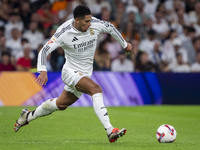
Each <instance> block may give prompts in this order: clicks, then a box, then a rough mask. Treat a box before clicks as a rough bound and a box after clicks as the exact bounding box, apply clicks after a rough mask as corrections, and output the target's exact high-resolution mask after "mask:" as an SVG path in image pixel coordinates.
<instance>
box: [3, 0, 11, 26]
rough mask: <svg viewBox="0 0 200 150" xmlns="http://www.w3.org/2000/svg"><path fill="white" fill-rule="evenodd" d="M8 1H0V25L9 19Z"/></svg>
mask: <svg viewBox="0 0 200 150" xmlns="http://www.w3.org/2000/svg"><path fill="white" fill-rule="evenodd" d="M11 11H12V10H11V9H10V6H9V4H8V2H4V1H1V5H0V26H4V25H5V23H7V22H8V20H9V14H10V13H11Z"/></svg>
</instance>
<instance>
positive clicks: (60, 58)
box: [48, 47, 65, 71]
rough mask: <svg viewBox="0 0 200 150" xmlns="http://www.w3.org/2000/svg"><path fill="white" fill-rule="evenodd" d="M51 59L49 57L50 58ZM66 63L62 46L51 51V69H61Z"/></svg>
mask: <svg viewBox="0 0 200 150" xmlns="http://www.w3.org/2000/svg"><path fill="white" fill-rule="evenodd" d="M48 59H49V58H48ZM64 63H65V57H64V51H63V49H62V48H61V47H59V48H57V49H56V50H55V51H53V52H52V53H51V58H50V65H51V68H52V69H51V71H61V70H62V67H63V65H64Z"/></svg>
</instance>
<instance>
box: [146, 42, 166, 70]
mask: <svg viewBox="0 0 200 150" xmlns="http://www.w3.org/2000/svg"><path fill="white" fill-rule="evenodd" d="M149 60H150V61H151V62H152V63H153V64H154V65H155V68H156V71H157V72H162V71H166V69H165V68H166V67H167V65H168V63H167V56H166V54H165V53H164V52H163V49H162V47H161V43H160V42H159V41H156V42H155V44H154V48H153V50H152V52H151V53H150V54H149Z"/></svg>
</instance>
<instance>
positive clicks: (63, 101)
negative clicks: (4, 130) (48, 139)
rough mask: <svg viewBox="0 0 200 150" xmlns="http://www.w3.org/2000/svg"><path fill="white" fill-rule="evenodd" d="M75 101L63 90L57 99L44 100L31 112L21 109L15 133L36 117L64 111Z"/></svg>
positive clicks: (72, 95)
mask: <svg viewBox="0 0 200 150" xmlns="http://www.w3.org/2000/svg"><path fill="white" fill-rule="evenodd" d="M77 100H78V98H77V97H76V96H75V95H74V94H73V93H71V92H68V91H66V90H63V92H62V94H61V95H60V96H59V97H58V98H53V99H49V100H46V101H45V102H43V103H42V104H41V105H40V106H38V107H37V108H36V109H35V110H33V111H31V112H30V111H29V110H28V109H26V108H25V109H23V110H22V113H21V116H20V118H19V120H18V121H17V123H16V124H15V128H14V129H15V132H17V131H18V130H19V129H20V127H22V126H24V125H26V124H28V123H29V122H30V121H32V120H34V119H36V118H38V117H42V116H46V115H49V114H51V113H53V112H54V111H56V110H65V109H66V108H67V107H68V106H70V105H71V104H73V103H74V102H76V101H77Z"/></svg>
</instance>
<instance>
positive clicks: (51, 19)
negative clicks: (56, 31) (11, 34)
mask: <svg viewBox="0 0 200 150" xmlns="http://www.w3.org/2000/svg"><path fill="white" fill-rule="evenodd" d="M37 14H38V17H39V18H38V21H39V22H40V23H42V27H43V29H44V30H46V29H47V28H49V27H50V26H52V25H54V24H59V19H58V16H57V11H54V10H52V9H51V3H50V2H49V1H45V2H44V4H42V6H41V8H40V9H38V10H37Z"/></svg>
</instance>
